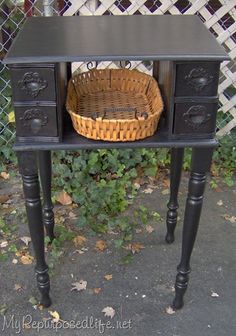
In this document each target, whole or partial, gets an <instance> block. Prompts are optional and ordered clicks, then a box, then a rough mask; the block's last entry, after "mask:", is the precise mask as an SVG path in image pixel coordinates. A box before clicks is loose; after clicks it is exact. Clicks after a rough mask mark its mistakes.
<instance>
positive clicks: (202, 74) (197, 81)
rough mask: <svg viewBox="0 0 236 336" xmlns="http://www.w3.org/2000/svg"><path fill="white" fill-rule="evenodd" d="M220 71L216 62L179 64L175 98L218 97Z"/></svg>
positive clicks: (177, 65)
mask: <svg viewBox="0 0 236 336" xmlns="http://www.w3.org/2000/svg"><path fill="white" fill-rule="evenodd" d="M219 69H220V64H219V63H216V62H202V63H201V62H200V63H199V62H189V63H182V64H178V63H177V64H176V85H175V96H177V97H188V96H216V95H217V88H218V80H219Z"/></svg>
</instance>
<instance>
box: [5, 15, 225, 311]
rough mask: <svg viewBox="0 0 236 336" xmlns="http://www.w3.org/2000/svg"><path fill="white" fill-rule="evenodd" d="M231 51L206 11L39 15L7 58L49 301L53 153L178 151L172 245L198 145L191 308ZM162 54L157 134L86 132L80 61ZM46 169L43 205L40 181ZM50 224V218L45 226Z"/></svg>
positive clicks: (177, 303) (190, 239)
mask: <svg viewBox="0 0 236 336" xmlns="http://www.w3.org/2000/svg"><path fill="white" fill-rule="evenodd" d="M228 59H229V58H228V56H227V54H226V53H225V51H224V50H223V48H222V47H221V46H219V45H218V43H217V42H216V40H215V38H214V37H213V36H212V35H211V34H210V33H209V31H208V30H207V28H205V26H204V25H203V23H202V22H201V20H200V19H199V18H198V17H196V16H191V15H188V16H170V15H167V16H102V17H78V16H77V17H50V18H36V17H35V18H29V19H28V20H27V21H26V23H25V25H24V27H23V29H22V30H21V31H20V33H19V34H18V36H17V38H16V39H15V41H14V43H13V45H12V46H11V49H10V50H9V52H8V54H7V56H6V58H5V60H4V62H5V63H6V64H9V67H10V72H11V78H12V81H11V83H12V88H13V103H14V109H15V116H16V142H15V145H14V149H15V150H16V151H17V153H18V159H19V168H20V172H21V174H22V178H23V188H24V194H25V202H26V211H27V216H28V222H29V230H30V234H31V237H32V243H33V247H34V251H35V256H36V274H37V283H38V288H39V290H40V292H41V294H42V300H41V303H42V304H43V305H44V306H45V307H48V306H50V304H51V299H50V297H49V288H50V282H49V276H48V266H47V264H46V262H45V256H44V225H45V228H46V233H47V235H49V237H50V238H51V239H53V238H54V233H53V227H54V216H53V205H52V201H51V157H50V154H51V150H61V149H64V150H78V149H97V148H137V147H146V148H158V147H167V148H171V150H172V154H171V186H170V201H169V203H168V209H169V210H168V212H167V235H166V242H167V243H172V242H173V241H174V230H175V226H176V221H177V209H178V200H177V196H178V188H179V183H180V177H181V169H182V161H183V155H184V148H185V147H192V148H193V151H192V164H191V174H190V180H189V187H188V196H187V201H186V208H185V217H184V226H183V241H182V255H181V260H180V264H179V266H178V268H177V277H176V282H175V299H174V302H173V307H174V308H175V309H179V308H181V307H182V306H183V296H184V293H185V291H186V289H187V285H188V280H189V273H190V256H191V253H192V249H193V245H194V241H195V238H196V234H197V229H198V224H199V219H200V213H201V208H202V203H203V194H204V187H205V182H206V173H207V172H208V171H209V168H210V164H211V159H212V153H213V149H214V147H215V146H217V141H216V140H215V138H214V136H215V124H216V113H217V102H218V98H217V88H218V79H219V67H220V63H221V62H222V61H223V60H228ZM122 60H123V61H124V60H129V61H134V60H146V61H153V76H154V77H155V78H156V79H157V80H158V83H159V85H160V88H161V91H162V95H163V98H164V102H165V111H164V113H163V115H162V118H161V122H160V126H159V129H158V131H157V132H156V134H155V135H154V136H152V137H149V138H146V139H144V140H142V141H136V142H126V143H109V142H103V141H93V140H89V139H86V138H84V137H82V136H79V135H78V134H76V133H75V131H74V130H73V128H72V125H71V122H70V120H69V118H68V115H67V112H66V111H65V97H66V87H67V82H68V79H69V78H70V76H71V71H70V68H71V67H70V66H71V62H73V61H77V62H78V61H83V62H90V61H122ZM38 171H39V174H40V180H41V187H42V193H43V208H42V207H41V200H40V187H39V181H38ZM43 223H44V225H43Z"/></svg>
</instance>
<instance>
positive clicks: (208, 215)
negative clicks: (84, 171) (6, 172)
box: [0, 176, 236, 336]
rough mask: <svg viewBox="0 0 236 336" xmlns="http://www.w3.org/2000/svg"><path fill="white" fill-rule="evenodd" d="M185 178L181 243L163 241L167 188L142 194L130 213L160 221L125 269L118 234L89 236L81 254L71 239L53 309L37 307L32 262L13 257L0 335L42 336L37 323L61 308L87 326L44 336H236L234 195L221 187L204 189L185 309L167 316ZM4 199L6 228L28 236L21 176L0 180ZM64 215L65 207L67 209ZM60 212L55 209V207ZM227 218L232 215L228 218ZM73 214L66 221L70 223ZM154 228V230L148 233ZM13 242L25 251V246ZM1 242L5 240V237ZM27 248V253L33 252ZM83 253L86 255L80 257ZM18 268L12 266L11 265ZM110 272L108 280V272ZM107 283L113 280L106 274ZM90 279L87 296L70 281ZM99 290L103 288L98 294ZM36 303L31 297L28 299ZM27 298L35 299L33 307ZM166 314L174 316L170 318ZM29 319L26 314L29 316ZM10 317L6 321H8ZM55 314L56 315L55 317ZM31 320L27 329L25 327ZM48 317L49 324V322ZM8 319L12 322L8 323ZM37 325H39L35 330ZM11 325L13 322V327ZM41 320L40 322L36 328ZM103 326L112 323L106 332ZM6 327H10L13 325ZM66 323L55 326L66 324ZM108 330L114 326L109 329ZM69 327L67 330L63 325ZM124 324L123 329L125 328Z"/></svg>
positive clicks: (4, 268)
mask: <svg viewBox="0 0 236 336" xmlns="http://www.w3.org/2000/svg"><path fill="white" fill-rule="evenodd" d="M186 187H187V177H186V176H184V177H183V179H182V184H181V194H180V198H179V200H180V211H179V217H180V218H179V223H178V225H177V229H176V240H175V242H174V243H173V244H172V245H167V244H165V242H164V236H165V221H164V218H165V213H166V203H167V200H168V194H167V193H166V192H163V188H161V187H156V188H153V190H152V192H151V193H144V192H143V190H144V188H145V186H144V187H143V188H141V189H140V191H139V194H138V196H137V198H136V199H135V202H134V204H133V205H132V206H130V208H129V210H128V212H127V214H128V215H129V216H133V211H134V208H135V207H138V206H139V205H140V204H142V205H144V206H145V207H147V208H148V209H149V210H150V211H158V212H159V213H160V215H161V216H162V218H163V220H161V221H158V222H155V221H154V220H152V222H151V223H150V225H151V226H152V227H153V228H154V231H153V232H147V230H146V229H145V228H144V227H141V229H139V230H138V231H137V232H138V233H136V234H135V237H134V241H135V242H139V243H140V244H142V245H143V246H144V248H143V249H141V250H140V251H139V253H136V254H135V255H134V258H133V260H132V261H131V262H130V263H128V264H127V265H124V264H121V263H120V259H121V254H122V253H123V251H122V252H121V251H120V250H119V249H117V248H114V246H113V244H112V241H113V240H114V239H115V238H116V235H114V233H110V234H107V235H104V236H101V237H98V236H94V235H91V234H85V236H86V238H87V240H86V242H85V245H84V247H85V248H84V250H83V251H82V252H81V249H79V251H80V252H78V251H77V252H75V250H76V248H75V246H74V244H73V242H68V243H65V244H64V246H63V255H62V256H61V257H60V258H59V260H58V261H57V263H56V264H55V266H54V269H53V271H52V275H51V297H52V300H53V305H52V306H51V307H50V308H49V309H43V310H40V307H39V306H35V307H33V305H34V303H33V305H32V300H33V299H32V297H33V298H38V297H39V295H38V291H37V288H36V282H35V277H34V270H33V264H29V265H27V264H26V265H24V264H22V263H21V262H20V260H21V259H20V258H21V256H20V255H18V256H16V255H15V253H9V255H8V259H7V260H6V261H2V262H1V269H0V276H1V277H0V283H1V300H0V308H1V313H2V315H0V330H1V332H0V334H1V335H9V336H10V335H13V334H20V335H37V334H38V332H37V327H39V328H40V327H42V326H43V325H42V324H40V323H42V321H44V323H46V322H50V321H51V319H50V317H51V316H50V313H49V311H53V312H54V311H56V312H58V314H59V315H60V319H61V320H63V321H67V322H69V321H72V320H75V321H76V322H81V321H83V328H80V329H72V328H71V329H68V324H66V323H65V322H64V327H65V328H64V329H59V330H57V331H56V329H54V330H52V329H49V328H47V327H46V325H44V329H43V330H41V331H40V334H41V335H44V336H48V335H50V336H51V335H54V334H55V335H83V336H93V335H107V336H108V335H110V336H113V335H114V336H116V335H131V336H134V335H135V336H144V335H148V336H154V335H155V336H156V335H162V336H186V335H188V336H216V335H217V336H218V335H219V336H234V335H235V331H236V319H235V313H236V308H235V293H236V281H235V276H236V271H235V257H236V244H235V241H236V223H235V217H234V216H235V215H236V213H235V211H236V210H235V204H236V190H235V189H234V188H228V187H221V188H220V189H219V188H218V189H217V191H215V190H212V189H211V188H210V187H209V186H207V188H206V194H205V203H204V207H203V211H202V217H201V223H200V227H199V233H198V237H197V241H196V244H195V248H194V251H193V256H192V262H191V265H192V272H191V277H190V284H189V288H188V291H187V293H186V295H185V306H184V308H183V309H182V310H180V311H178V312H175V313H173V314H170V313H171V311H169V310H166V308H167V307H168V306H169V305H170V303H171V301H172V299H173V295H174V293H173V284H174V280H175V276H176V266H177V264H178V262H179V259H180V251H181V230H182V219H183V210H184V204H185V196H186ZM0 194H2V195H6V194H7V195H10V201H8V205H6V204H5V205H4V204H3V205H1V210H0V211H1V213H0V215H1V217H5V216H6V213H9V212H12V214H11V215H10V217H9V218H10V219H8V224H9V225H11V224H12V225H13V224H17V237H23V236H29V234H28V230H27V226H26V225H25V224H24V223H21V221H22V218H21V217H20V216H17V213H15V211H14V208H15V209H16V210H17V211H18V210H19V209H20V208H21V209H22V211H23V199H22V194H21V185H20V179H19V177H15V178H11V179H9V180H4V179H0ZM63 209H64V210H65V211H64V213H66V212H67V211H69V210H68V208H67V207H64V208H63ZM56 210H57V211H58V209H56ZM225 215H227V216H225ZM69 220H71V219H69V218H68V217H67V218H66V221H69ZM151 231H152V230H151ZM17 237H16V246H17V249H18V250H20V249H22V247H23V246H24V242H23V241H21V240H19V239H18V238H17ZM98 239H102V240H104V241H106V243H107V245H108V247H107V248H105V249H104V251H103V252H98V251H96V250H95V249H94V246H95V244H96V242H97V240H98ZM0 241H1V242H2V241H4V240H3V239H1V240H0ZM31 249H32V247H31V244H29V251H30V255H32V254H33V252H32V250H31ZM83 252H84V253H83ZM14 259H15V260H17V263H16V264H14V263H12V261H13V260H14ZM110 274H112V279H110V280H106V279H105V278H104V276H105V275H110ZM108 278H109V277H108ZM80 280H84V281H87V287H86V289H85V290H82V291H71V288H72V283H74V282H78V281H80ZM94 288H101V289H98V290H97V292H99V293H97V294H96V293H95V292H96V290H94ZM30 298H31V299H30ZM29 299H30V301H31V302H29ZM105 307H112V308H113V309H114V310H115V315H114V317H113V318H112V319H111V318H109V317H105V316H104V313H103V312H102V310H103V309H104V308H105ZM168 312H169V313H168ZM28 314H29V316H28V317H27V315H28ZM4 315H5V317H4ZM55 316H56V315H55ZM24 317H25V319H26V320H25V324H26V323H27V322H29V319H31V318H32V322H31V323H30V325H29V327H28V328H27V326H26V327H25V328H24V329H22V324H23V319H24ZM48 318H49V320H47V319H48ZM10 319H11V320H10ZM33 321H35V325H33ZM10 322H11V323H10ZM37 322H38V324H37ZM101 322H102V323H108V324H109V323H110V326H111V327H112V328H111V329H110V328H105V330H103V325H102V324H101ZM6 323H8V324H10V325H9V326H8V328H7V327H6ZM62 323H63V322H60V323H59V324H58V328H60V327H61V325H62ZM108 324H107V326H108V327H109V325H108ZM66 327H67V328H66ZM121 327H123V328H121Z"/></svg>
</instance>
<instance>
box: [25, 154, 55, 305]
mask: <svg viewBox="0 0 236 336" xmlns="http://www.w3.org/2000/svg"><path fill="white" fill-rule="evenodd" d="M18 161H19V169H20V173H21V175H22V180H23V189H24V195H25V206H26V212H27V217H28V225H29V231H30V235H31V239H32V244H33V248H34V252H35V258H36V267H35V271H36V278H37V284H38V289H39V291H40V292H41V301H40V303H41V304H42V305H43V306H44V307H49V306H50V305H51V299H50V297H49V290H50V280H49V275H48V266H47V264H46V262H45V255H44V228H43V218H42V207H41V201H40V188H39V181H38V167H37V158H36V153H35V152H19V153H18Z"/></svg>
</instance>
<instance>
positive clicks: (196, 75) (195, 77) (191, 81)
mask: <svg viewBox="0 0 236 336" xmlns="http://www.w3.org/2000/svg"><path fill="white" fill-rule="evenodd" d="M213 78H214V76H211V75H210V74H209V73H208V72H207V70H206V69H204V68H202V67H196V68H193V69H192V70H191V71H190V72H189V73H188V74H187V75H186V76H185V80H186V82H187V84H188V85H190V86H191V88H193V89H194V90H195V91H196V92H200V91H201V90H203V89H204V88H205V87H206V86H207V85H209V84H210V83H211V82H212V81H213Z"/></svg>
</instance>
